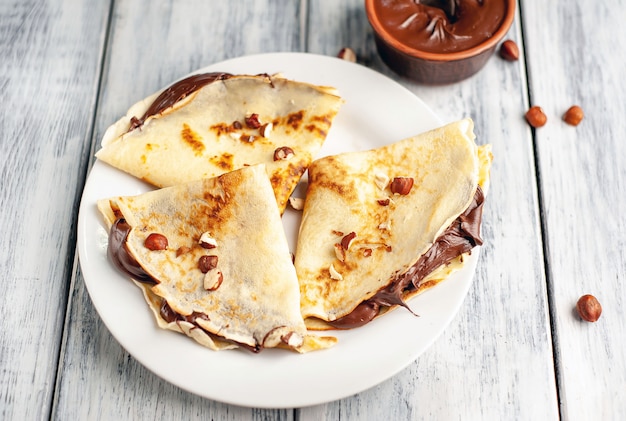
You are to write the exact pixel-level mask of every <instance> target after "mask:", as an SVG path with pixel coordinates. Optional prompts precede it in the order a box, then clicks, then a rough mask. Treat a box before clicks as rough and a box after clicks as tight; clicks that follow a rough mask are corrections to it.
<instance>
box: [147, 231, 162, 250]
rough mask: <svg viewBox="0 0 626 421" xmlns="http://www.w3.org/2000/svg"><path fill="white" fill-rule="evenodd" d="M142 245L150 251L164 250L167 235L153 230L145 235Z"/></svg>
mask: <svg viewBox="0 0 626 421" xmlns="http://www.w3.org/2000/svg"><path fill="white" fill-rule="evenodd" d="M143 245H144V246H146V248H147V249H149V250H152V251H156V250H165V249H166V248H167V237H166V236H164V235H163V234H158V233H156V232H153V233H152V234H150V235H149V236H148V237H146V240H145V241H144V242H143Z"/></svg>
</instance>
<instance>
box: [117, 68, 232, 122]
mask: <svg viewBox="0 0 626 421" xmlns="http://www.w3.org/2000/svg"><path fill="white" fill-rule="evenodd" d="M230 77H232V75H231V74H229V73H220V72H214V73H203V74H199V75H192V76H189V77H187V78H185V79H182V80H180V81H178V82H176V83H174V84H173V85H171V86H170V87H169V88H167V89H166V90H164V91H163V92H161V94H160V95H159V96H158V97H157V98H156V99H155V100H154V102H152V104H150V106H149V107H148V109H147V110H146V112H145V113H144V115H143V116H141V118H137V117H132V118H131V119H130V128H129V129H128V131H129V132H130V131H133V130H135V129H136V128H139V127H141V126H143V123H145V121H146V120H147V119H148V117H151V116H153V115H157V114H160V113H162V112H163V111H164V110H166V109H167V108H169V107H171V106H173V105H174V104H176V103H177V102H178V101H180V100H182V99H184V98H185V97H186V96H187V95H189V94H191V93H193V92H195V91H197V90H198V89H200V88H202V87H203V86H205V85H208V84H209V83H213V82H215V81H219V80H225V79H228V78H230Z"/></svg>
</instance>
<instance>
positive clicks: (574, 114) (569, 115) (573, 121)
mask: <svg viewBox="0 0 626 421" xmlns="http://www.w3.org/2000/svg"><path fill="white" fill-rule="evenodd" d="M584 116H585V114H584V113H583V109H582V108H580V107H579V106H578V105H572V106H571V107H569V108H568V110H567V111H566V112H565V114H563V121H564V122H566V123H567V124H569V125H570V126H578V125H579V124H580V122H581V121H582V120H583V117H584Z"/></svg>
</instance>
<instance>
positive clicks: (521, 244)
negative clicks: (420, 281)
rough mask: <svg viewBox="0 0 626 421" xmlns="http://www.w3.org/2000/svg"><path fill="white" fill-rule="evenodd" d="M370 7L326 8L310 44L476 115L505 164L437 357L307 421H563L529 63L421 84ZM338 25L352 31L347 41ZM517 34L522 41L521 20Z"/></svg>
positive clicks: (483, 137)
mask: <svg viewBox="0 0 626 421" xmlns="http://www.w3.org/2000/svg"><path fill="white" fill-rule="evenodd" d="M361 3H362V2H360V1H356V0H355V1H353V2H350V6H348V7H344V8H343V10H342V11H341V13H340V12H338V11H337V10H336V9H337V8H335V7H333V6H332V5H331V4H328V3H327V2H314V3H313V4H312V7H311V10H310V16H309V22H310V27H315V28H317V29H316V32H317V35H315V36H311V35H309V44H308V45H309V49H310V50H311V51H313V52H317V51H324V52H329V51H335V50H337V48H340V47H341V46H342V45H343V46H350V47H352V48H354V49H355V51H357V55H358V56H359V59H360V61H361V62H363V63H366V64H367V65H368V66H369V67H372V68H374V69H376V70H379V71H381V72H383V73H385V74H387V75H388V76H390V77H391V78H392V79H394V80H396V81H398V82H400V83H401V84H403V85H404V86H405V87H407V88H408V89H409V90H411V91H413V92H415V93H416V94H417V95H418V96H419V97H421V98H422V99H423V100H424V101H425V102H426V103H427V104H429V105H430V106H431V108H433V110H434V111H435V112H436V114H438V115H439V116H440V117H441V118H442V120H444V121H446V122H447V121H452V120H456V119H460V118H463V117H465V116H470V117H472V118H473V120H474V121H475V124H476V126H475V132H476V133H477V136H478V142H479V143H491V144H492V146H493V153H494V157H495V159H494V164H493V169H492V186H491V190H490V192H489V196H488V198H487V205H486V209H485V213H484V221H483V236H484V239H485V245H484V247H483V250H482V252H483V253H482V254H481V261H480V262H479V266H478V270H477V274H476V279H475V283H474V285H473V287H472V288H471V290H470V292H469V295H468V297H467V298H466V300H465V303H464V305H463V306H462V308H461V310H460V312H459V314H458V315H457V316H456V318H455V319H454V321H453V322H452V324H451V325H450V326H449V328H448V329H447V330H446V331H445V332H444V334H443V335H442V337H441V338H440V339H439V340H438V341H437V342H435V344H434V345H433V346H432V347H431V348H430V349H429V350H428V351H427V352H426V353H424V354H423V355H422V356H421V357H420V358H418V360H417V361H416V362H415V363H413V364H412V365H410V366H409V367H408V368H407V369H406V370H404V371H402V372H401V373H399V374H398V375H396V376H395V377H393V378H392V379H390V380H388V381H387V382H385V383H383V384H381V385H379V386H377V387H375V388H373V389H371V390H369V391H366V392H363V393H361V394H359V395H357V396H354V397H352V398H348V399H344V400H341V401H338V402H333V403H329V404H327V405H321V406H318V407H314V408H305V409H302V410H301V411H300V419H302V420H319V419H327V420H332V419H338V418H340V419H342V420H344V419H349V420H360V419H413V420H417V419H433V418H435V419H520V418H521V419H557V418H558V403H557V394H556V384H555V379H554V369H553V360H552V346H551V335H550V327H549V325H548V307H547V303H546V300H545V298H546V296H547V292H546V281H545V278H544V267H543V261H542V260H543V256H542V245H541V241H540V237H541V233H540V226H539V207H538V201H537V191H536V174H535V171H534V158H533V148H532V138H531V132H530V130H529V129H528V127H527V125H526V124H525V121H524V119H523V114H524V112H525V109H526V107H527V93H526V88H525V87H526V80H525V69H524V67H523V61H519V62H516V63H509V62H505V61H503V60H500V59H499V58H498V57H497V56H495V57H493V58H492V59H491V60H490V61H489V63H488V64H487V66H486V67H485V68H484V69H483V70H482V71H481V72H480V73H479V74H477V75H476V76H474V77H472V78H470V79H469V80H466V81H463V82H461V83H458V84H454V85H449V86H437V87H427V86H423V85H418V84H415V83H413V82H411V81H409V80H407V79H404V78H401V77H398V76H397V75H395V74H394V73H393V72H391V71H389V69H387V68H386V67H385V65H384V64H383V63H382V62H381V61H380V59H378V58H377V54H376V51H375V48H374V44H373V39H372V34H371V30H370V28H369V25H368V24H367V19H366V17H365V13H364V12H363V10H362V8H361ZM355 21H357V22H359V24H357V23H355ZM356 27H358V28H359V29H358V30H357V29H354V28H356ZM337 28H352V29H351V30H349V32H348V33H343V32H342V33H341V34H338V33H337V31H338V29H337ZM509 36H510V37H511V38H514V39H518V40H519V39H520V37H521V34H520V33H519V25H518V24H517V22H516V24H515V26H514V27H513V28H512V29H511V31H510V33H509ZM390 141H391V139H390Z"/></svg>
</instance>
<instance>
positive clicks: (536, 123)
mask: <svg viewBox="0 0 626 421" xmlns="http://www.w3.org/2000/svg"><path fill="white" fill-rule="evenodd" d="M526 121H528V124H530V125H531V126H533V127H535V128H537V127H541V126H544V125H545V124H546V122H547V121H548V117H546V114H545V113H544V112H543V110H542V109H541V107H539V106H537V105H535V106H532V107H530V109H529V110H528V111H526Z"/></svg>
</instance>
